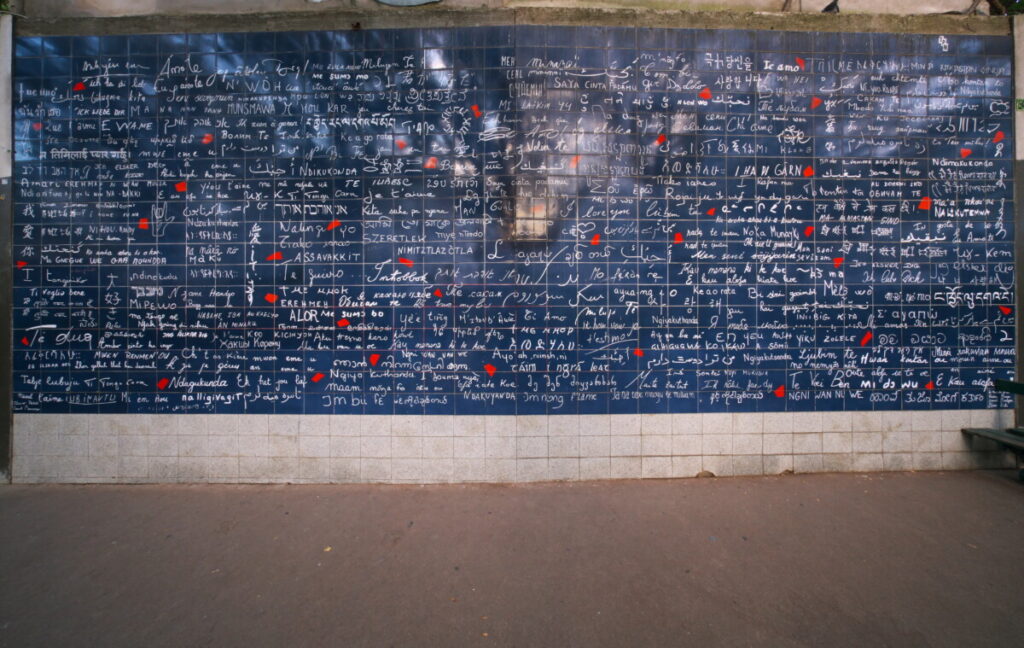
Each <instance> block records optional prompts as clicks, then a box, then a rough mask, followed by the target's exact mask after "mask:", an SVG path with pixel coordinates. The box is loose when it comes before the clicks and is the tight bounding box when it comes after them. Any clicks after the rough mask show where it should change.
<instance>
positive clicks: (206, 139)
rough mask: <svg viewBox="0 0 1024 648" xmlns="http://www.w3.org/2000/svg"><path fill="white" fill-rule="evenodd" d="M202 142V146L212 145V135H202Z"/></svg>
mask: <svg viewBox="0 0 1024 648" xmlns="http://www.w3.org/2000/svg"><path fill="white" fill-rule="evenodd" d="M202 141H203V144H212V143H213V133H207V134H206V135H203V140H202Z"/></svg>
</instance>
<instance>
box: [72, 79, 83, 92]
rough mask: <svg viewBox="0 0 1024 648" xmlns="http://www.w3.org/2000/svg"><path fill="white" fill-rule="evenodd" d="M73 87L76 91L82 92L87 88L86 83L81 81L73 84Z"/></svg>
mask: <svg viewBox="0 0 1024 648" xmlns="http://www.w3.org/2000/svg"><path fill="white" fill-rule="evenodd" d="M71 89H72V90H74V91H75V92H81V91H82V90H85V84H84V83H82V82H81V81H79V82H78V83H76V84H75V85H74V86H72V87H71Z"/></svg>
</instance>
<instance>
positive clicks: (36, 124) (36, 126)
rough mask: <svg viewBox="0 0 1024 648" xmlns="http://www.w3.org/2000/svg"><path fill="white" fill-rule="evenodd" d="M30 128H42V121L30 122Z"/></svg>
mask: <svg viewBox="0 0 1024 648" xmlns="http://www.w3.org/2000/svg"><path fill="white" fill-rule="evenodd" d="M32 130H37V131H38V130H43V122H36V123H34V124H32Z"/></svg>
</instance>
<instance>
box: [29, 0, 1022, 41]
mask: <svg viewBox="0 0 1024 648" xmlns="http://www.w3.org/2000/svg"><path fill="white" fill-rule="evenodd" d="M310 6H319V5H310ZM379 7H383V5H380V6H379ZM356 23H358V24H359V26H360V27H361V28H362V29H386V28H402V27H458V26H471V25H473V26H476V25H514V24H518V23H523V24H533V25H637V26H642V27H666V28H681V29H737V28H739V27H743V28H744V29H782V30H792V31H836V32H843V31H846V32H892V33H924V34H989V35H1006V34H1009V33H1010V19H1009V18H1007V17H1005V16H999V17H990V16H946V15H940V14H931V15H914V16H885V15H871V14H850V13H844V14H821V13H801V14H792V13H786V14H784V13H757V12H746V13H742V12H738V11H734V12H722V11H703V12H684V11H654V10H648V9H603V8H586V9H568V8H564V7H522V8H512V9H510V8H470V7H459V8H454V9H453V8H450V7H439V5H425V6H422V7H412V8H410V9H407V10H405V11H400V10H395V9H391V8H387V7H383V8H372V9H363V10H353V9H346V10H339V9H334V10H333V11H330V12H309V11H294V12H275V13H258V12H256V10H255V9H253V10H252V11H250V12H249V13H248V14H246V15H244V16H242V15H237V14H226V13H222V14H216V15H214V14H211V15H204V16H196V15H187V14H186V15H141V16H124V17H115V18H96V17H91V18H90V17H82V18H69V17H66V16H63V15H62V14H61V13H59V12H57V13H40V14H38V15H34V17H31V18H28V19H19V20H18V21H17V22H16V23H15V27H14V28H15V36H36V35H87V34H136V33H138V34H145V33H178V32H196V33H199V32H220V31H225V32H240V31H290V30H296V31H299V30H316V29H351V28H352V27H353V25H355V24H356Z"/></svg>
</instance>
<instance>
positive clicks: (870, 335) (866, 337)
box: [860, 331, 875, 346]
mask: <svg viewBox="0 0 1024 648" xmlns="http://www.w3.org/2000/svg"><path fill="white" fill-rule="evenodd" d="M873 337H875V334H874V333H872V332H871V331H868V332H867V333H865V334H864V337H862V338H861V339H860V345H861V346H867V345H868V342H870V341H871V338H873Z"/></svg>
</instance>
